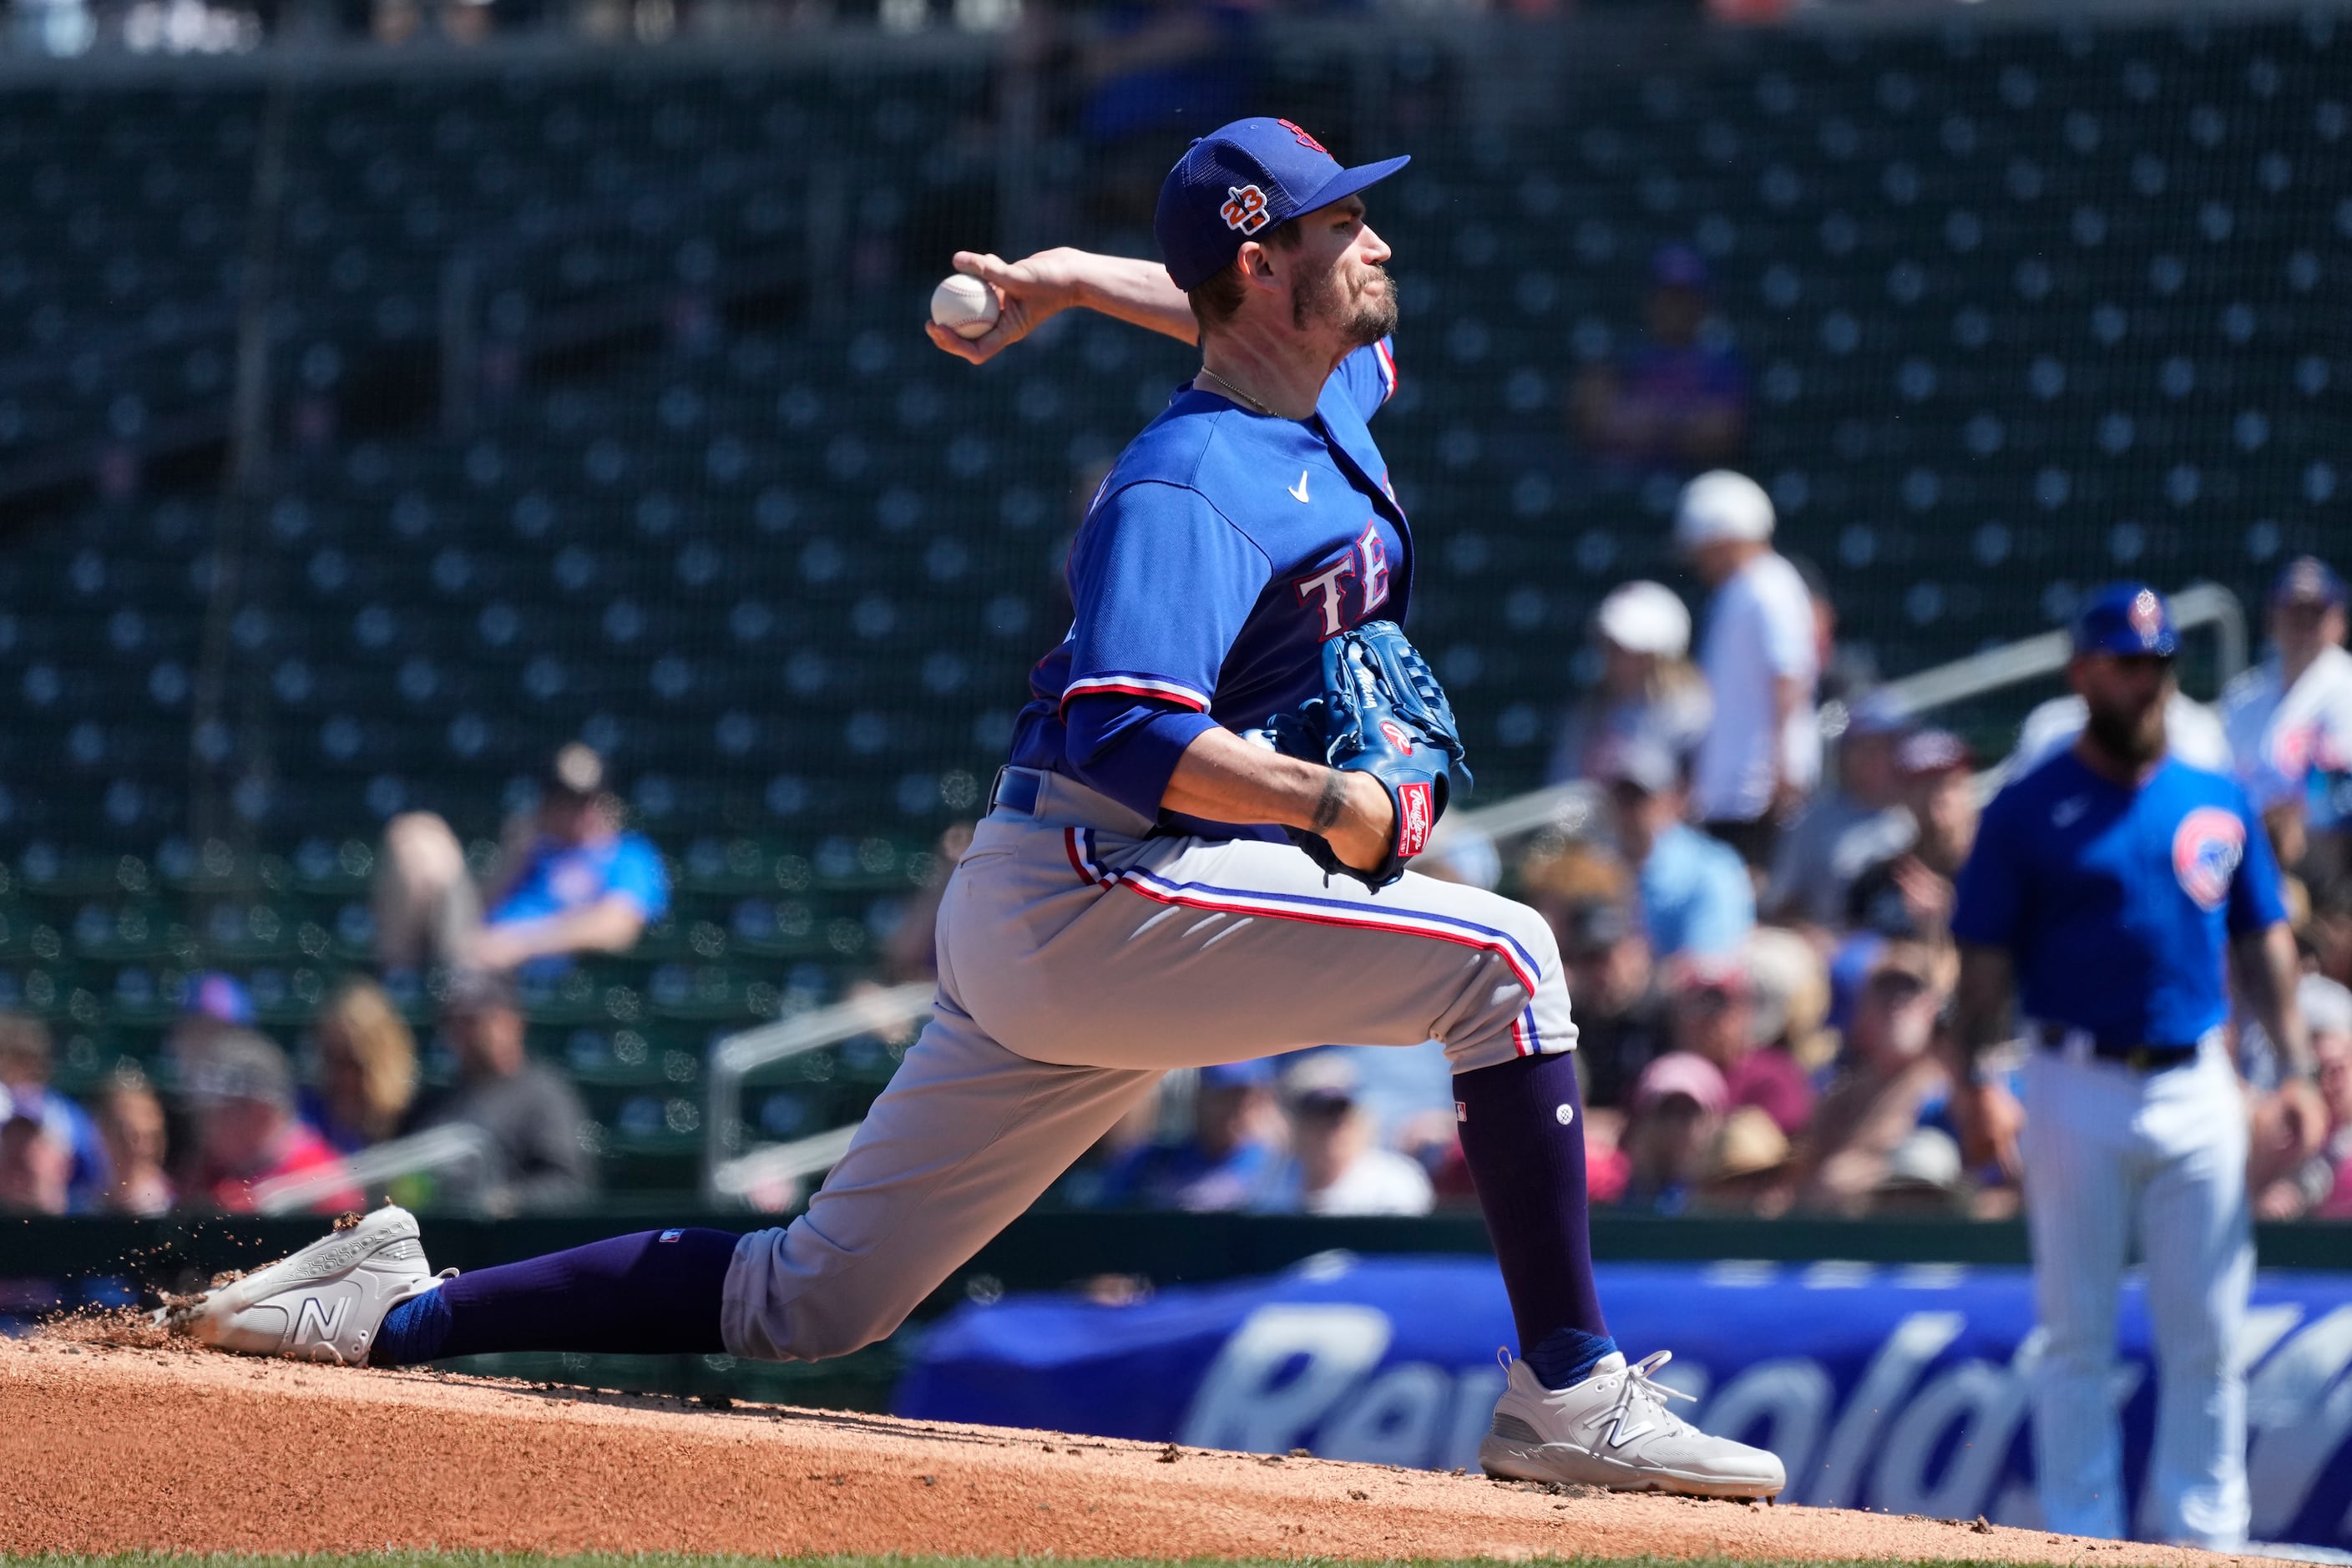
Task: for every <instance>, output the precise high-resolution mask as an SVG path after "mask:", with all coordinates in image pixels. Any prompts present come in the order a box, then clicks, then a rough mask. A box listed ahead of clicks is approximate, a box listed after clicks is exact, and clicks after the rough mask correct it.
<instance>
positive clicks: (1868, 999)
mask: <svg viewBox="0 0 2352 1568" xmlns="http://www.w3.org/2000/svg"><path fill="white" fill-rule="evenodd" d="M1943 1005H1944V995H1943V993H1942V991H1941V990H1940V988H1939V987H1938V985H1937V974H1936V969H1935V964H1934V961H1933V958H1932V956H1931V955H1930V954H1929V953H1928V952H1927V950H1926V949H1924V948H1922V947H1921V946H1919V945H1918V944H1916V943H1913V942H1889V943H1887V944H1886V946H1885V948H1884V949H1883V950H1882V951H1881V952H1880V954H1879V958H1878V962H1877V963H1876V964H1875V965H1874V966H1873V968H1872V969H1871V972H1870V978H1869V979H1868V980H1866V981H1864V983H1863V987H1862V994H1861V996H1860V997H1859V998H1858V999H1857V1000H1856V1002H1855V1004H1854V1010H1853V1019H1852V1020H1851V1021H1850V1022H1849V1024H1848V1026H1847V1027H1846V1037H1845V1052H1844V1055H1843V1058H1842V1059H1841V1061H1840V1063H1839V1066H1838V1074H1837V1077H1836V1079H1834V1080H1832V1083H1831V1085H1830V1089H1829V1092H1828V1093H1827V1094H1825V1095H1823V1096H1822V1102H1821V1105H1820V1106H1819V1108H1818V1109H1817V1110H1815V1111H1814V1113H1813V1121H1812V1127H1811V1134H1810V1136H1809V1137H1808V1138H1807V1140H1806V1149H1805V1156H1804V1163H1805V1174H1804V1178H1803V1181H1802V1184H1801V1187H1800V1190H1799V1198H1798V1201H1799V1202H1800V1203H1801V1205H1804V1206H1806V1207H1809V1208H1819V1209H1826V1210H1830V1211H1832V1212H1835V1213H1840V1214H1848V1215H1859V1214H1862V1213H1864V1212H1865V1211H1866V1210H1867V1208H1868V1207H1869V1206H1870V1203H1871V1197H1872V1194H1874V1193H1875V1192H1876V1191H1877V1190H1878V1188H1879V1186H1880V1184H1882V1183H1883V1182H1885V1180H1886V1179H1887V1176H1888V1174H1889V1171H1890V1169H1891V1166H1890V1162H1891V1161H1892V1160H1893V1158H1894V1155H1895V1150H1896V1149H1897V1148H1898V1147H1900V1146H1901V1145H1902V1143H1903V1142H1904V1141H1905V1140H1906V1139H1907V1138H1909V1137H1910V1136H1911V1134H1912V1133H1913V1132H1914V1131H1916V1130H1917V1129H1918V1127H1919V1124H1920V1119H1921V1118H1922V1116H1924V1115H1925V1114H1927V1112H1928V1111H1930V1110H1936V1109H1939V1108H1940V1107H1941V1106H1942V1104H1943V1103H1944V1101H1945V1100H1946V1099H1947V1098H1948V1096H1949V1094H1950V1092H1951V1076H1950V1074H1949V1072H1948V1070H1947V1069H1946V1068H1945V1065H1944V1063H1943V1061H1942V1059H1941V1058H1939V1057H1937V1054H1936V1053H1935V1052H1934V1051H1933V1050H1932V1049H1931V1048H1930V1047H1932V1046H1933V1045H1934V1043H1935V1038H1936V1016H1937V1012H1938V1011H1939V1010H1940V1009H1941V1008H1942V1006H1943ZM1953 1173H1954V1175H1955V1176H1956V1177H1957V1175H1958V1146H1957V1145H1954V1149H1953Z"/></svg>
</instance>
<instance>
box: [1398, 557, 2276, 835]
mask: <svg viewBox="0 0 2352 1568" xmlns="http://www.w3.org/2000/svg"><path fill="white" fill-rule="evenodd" d="M2171 605H2172V622H2173V625H2174V626H2178V627H2179V629H2180V630H2182V631H2184V632H2185V631H2193V630H2195V629H2197V628H2198V627H2200V626H2211V627H2212V628H2213V629H2214V633H2215V636H2216V637H2217V638H2218V639H2219V641H2220V644H2221V647H2220V649H2219V657H2218V658H2217V660H2216V663H2217V666H2218V668H2219V670H2220V673H2221V679H2222V681H2223V682H2224V683H2225V684H2226V683H2227V682H2228V681H2229V680H2231V679H2232V678H2233V677H2235V676H2236V675H2237V674H2238V673H2239V672H2240V671H2241V670H2242V669H2244V668H2246V651H2247V639H2246V612H2245V610H2244V608H2243V607H2242V605H2240V604H2239V603H2238V596H2237V595H2235V594H2232V593H2231V592H2230V590H2229V589H2227V588H2224V587H2222V586H2221V585H2220V584H2215V583H2196V584H2190V585H2189V586H2188V587H2186V588H2183V589H2181V590H2180V591H2179V593H2177V594H2174V595H2171ZM2072 653H2073V649H2072V647H2071V645H2070V644H2069V643H2068V640H2067V637H2066V634H2065V633H2064V632H2063V631H2054V632H2042V633H2041V634H2039V635H2038V636H2035V637H2021V638H2019V639H2018V640H2017V641H2015V642H2011V643H2003V644H2002V645H2001V646H2000V647H1994V648H1987V649H1986V650H1985V651H1984V652H1982V653H1978V654H1970V655H1969V657H1968V658H1956V659H1954V660H1952V661H1951V662H1950V663H1949V664H1939V665H1937V666H1936V667H1935V668H1932V669H1923V670H1921V671H1920V672H1919V673H1918V674H1916V675H1906V676H1905V677H1904V678H1903V679H1900V680H1891V681H1889V682H1887V683H1886V684H1885V686H1883V687H1881V688H1880V689H1879V690H1880V691H1881V692H1882V693H1883V694H1884V695H1885V696H1886V697H1888V698H1890V699H1892V700H1895V702H1897V703H1899V704H1901V705H1902V706H1903V707H1904V708H1905V709H1906V710H1909V711H1911V712H1914V713H1923V712H1926V711H1927V710H1929V709H1931V708H1941V707H1944V706H1946V705H1948V704H1949V703H1953V702H1961V701H1965V700H1968V699H1969V698H1971V697H1980V696H1982V695H1983V694H1984V693H1986V692H1988V691H1994V690H1998V689H2000V688H2001V687H2004V686H2014V685H2017V684H2018V683H2019V682H2021V681H2026V680H2032V679H2038V678H2039V677H2042V676H2044V675H2054V674H2056V673H2057V672H2058V671H2059V670H2062V669H2063V668H2066V660H2067V659H2068V658H2070V657H2071V656H2072ZM1599 804H1600V791H1599V790H1598V789H1597V788H1596V787H1595V786H1594V785H1593V784H1592V783H1591V781H1590V780H1586V779H1573V780H1570V782H1568V783H1566V784H1546V785H1545V786H1544V787H1543V788H1541V789H1535V790H1529V791H1528V792H1527V793H1526V794H1525V795H1513V796H1512V797H1511V798H1510V799H1508V800H1499V801H1496V803H1495V804H1494V805H1485V806H1480V807H1478V808H1477V809H1475V810H1474V811H1460V812H1452V813H1449V814H1448V815H1447V816H1446V817H1445V819H1444V821H1443V822H1441V823H1440V824H1439V825H1438V828H1437V832H1436V833H1435V834H1434V835H1433V844H1432V847H1433V849H1435V850H1439V851H1443V850H1444V847H1445V845H1446V842H1447V840H1448V839H1449V838H1450V837H1455V836H1458V835H1462V834H1465V833H1482V834H1484V835H1486V837H1488V838H1491V839H1496V840H1500V839H1506V838H1519V837H1525V836H1527V835H1528V834H1530V833H1540V832H1543V831H1544V830H1545V829H1547V828H1549V829H1552V830H1555V831H1557V832H1559V833H1563V834H1566V835H1568V836H1569V837H1577V836H1578V835H1580V834H1581V833H1583V832H1585V831H1586V830H1587V829H1588V828H1589V826H1591V822H1592V819H1593V814H1594V812H1595V811H1596V810H1597V809H1598V807H1599Z"/></svg>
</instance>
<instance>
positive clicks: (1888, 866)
mask: <svg viewBox="0 0 2352 1568" xmlns="http://www.w3.org/2000/svg"><path fill="white" fill-rule="evenodd" d="M1895 773H1896V775H1897V776H1898V777H1899V778H1900V779H1901V780H1902V785H1903V803H1904V805H1905V807H1906V809H1907V810H1908V811H1909V812H1910V814H1911V819H1912V821H1913V822H1914V823H1915V824H1916V837H1914V838H1913V840H1912V843H1911V847H1909V848H1907V849H1905V850H1903V851H1902V852H1901V853H1899V854H1895V855H1890V856H1888V857H1887V858H1885V859H1884V860H1881V861H1880V862H1878V864H1876V865H1875V866H1873V867H1871V868H1869V869H1868V870H1866V871H1864V872H1863V874H1862V875H1861V876H1859V877H1856V878H1855V879H1854V881H1853V890H1852V892H1850V893H1849V894H1848V895H1847V900H1846V903H1847V913H1848V916H1849V918H1851V920H1852V921H1853V923H1854V924H1855V925H1856V926H1858V927H1861V928H1862V929H1864V930H1865V931H1876V932H1877V933H1878V934H1879V935H1881V936H1888V937H1906V938H1913V939H1916V940H1918V941H1921V942H1936V943H1939V944H1940V943H1942V942H1945V941H1947V940H1948V937H1949V935H1950V931H1951V921H1952V897H1953V891H1952V889H1953V882H1954V879H1957V878H1958V876H1959V874H1960V867H1961V866H1962V865H1964V864H1965V863H1966V862H1967V860H1968V858H1969V850H1970V849H1972V848H1974V847H1976V841H1977V818H1978V816H1979V807H1978V805H1977V786H1976V759H1975V758H1974V757H1973V756H1971V755H1970V754H1969V749H1968V747H1967V746H1966V745H1964V744H1962V743H1961V741H1960V738H1959V737H1958V736H1957V735H1955V734H1953V733H1952V732H1951V731H1948V730H1922V731H1919V732H1918V733H1917V734H1916V735H1912V736H1910V737H1908V738H1907V739H1906V740H1905V741H1904V742H1903V744H1902V745H1901V746H1900V747H1899V748H1897V750H1896V752H1895Z"/></svg>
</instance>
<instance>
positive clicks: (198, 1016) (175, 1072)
mask: <svg viewBox="0 0 2352 1568" xmlns="http://www.w3.org/2000/svg"><path fill="white" fill-rule="evenodd" d="M251 1027H253V998H252V997H251V996H250V995H248V994H247V992H246V989H245V983H244V982H243V981H241V980H239V979H238V978H237V977H236V975H234V974H222V973H218V972H216V971H215V972H213V973H205V974H199V975H197V976H196V977H195V978H194V979H193V980H191V981H189V982H188V990H187V994H186V995H185V996H184V997H183V998H182V999H181V1002H180V1016H178V1017H177V1018H174V1019H173V1021H172V1028H171V1032H170V1033H169V1034H167V1035H165V1036H164V1037H163V1059H164V1060H165V1062H167V1063H168V1064H169V1065H170V1068H171V1071H170V1075H169V1076H168V1077H167V1079H165V1087H166V1088H169V1087H171V1086H172V1085H173V1084H184V1083H186V1082H187V1081H188V1080H189V1079H191V1078H192V1077H194V1075H195V1073H196V1072H197V1070H198V1069H200V1068H202V1067H203V1066H204V1056H205V1047H206V1046H208V1045H210V1044H211V1043H212V1042H213V1041H214V1040H215V1039H217V1038H219V1037H221V1036H223V1035H226V1034H233V1033H235V1032H236V1030H238V1029H250V1028H251Z"/></svg>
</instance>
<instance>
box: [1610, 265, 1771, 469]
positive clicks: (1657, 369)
mask: <svg viewBox="0 0 2352 1568" xmlns="http://www.w3.org/2000/svg"><path fill="white" fill-rule="evenodd" d="M1707 282H1708V279H1707V270H1706V260H1705V259H1704V258H1701V257H1700V255H1699V254H1698V252H1697V251H1696V250H1693V249H1692V248H1690V247H1688V246H1686V245H1668V246H1662V247H1659V249H1658V250H1657V252H1656V253H1655V254H1654V255H1653V256H1652V257H1651V258H1650V297H1649V301H1648V304H1647V306H1646V307H1645V309H1644V311H1643V316H1644V320H1645V322H1646V325H1647V326H1648V328H1649V341H1648V342H1644V343H1643V344H1642V346H1641V347H1639V348H1637V349H1635V350H1634V351H1633V353H1630V354H1625V355H1622V356H1621V357H1619V358H1618V359H1617V360H1615V361H1614V362H1603V363H1596V364H1594V365H1592V366H1591V367H1590V368H1589V369H1587V370H1586V371H1585V372H1584V373H1583V374H1582V375H1580V377H1579V378H1578V380H1577V383H1576V387H1575V390H1574V391H1573V392H1572V393H1571V394H1570V402H1569V419H1570V425H1571V426H1572V427H1573V428H1574V430H1575V432H1576V437H1577V441H1578V444H1579V445H1580V446H1581V447H1583V448H1584V450H1586V451H1587V452H1590V453H1591V454H1592V455H1593V456H1594V457H1596V458H1601V459H1602V460H1603V461H1605V462H1607V463H1609V464H1611V465H1612V466H1615V467H1618V468H1626V469H1632V470H1635V471H1638V472H1648V471H1652V470H1655V469H1660V468H1665V469H1675V470H1679V471H1681V472H1683V473H1689V472H1690V471H1692V470H1693V469H1696V468H1715V467H1717V466H1719V465H1721V464H1724V463H1727V462H1730V461H1731V460H1732V459H1733V458H1737V457H1738V455H1739V448H1740V446H1741V444H1742V443H1743V442H1744V441H1745V440H1746V438H1747V434H1748V373H1747V371H1746V369H1745V368H1744V367H1742V365H1741V364H1740V363H1739V356H1738V353H1735V352H1734V351H1733V350H1732V348H1731V346H1730V344H1729V343H1728V342H1723V341H1714V342H1710V341H1709V336H1710V335H1709V334H1708V333H1707V332H1706V330H1705V329H1706V325H1707V316H1708V313H1709V312H1708V301H1707Z"/></svg>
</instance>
